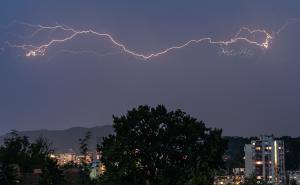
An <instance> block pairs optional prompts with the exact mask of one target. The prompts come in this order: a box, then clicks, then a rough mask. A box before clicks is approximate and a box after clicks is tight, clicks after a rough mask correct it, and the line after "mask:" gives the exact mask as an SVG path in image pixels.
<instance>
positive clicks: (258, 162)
mask: <svg viewBox="0 0 300 185" xmlns="http://www.w3.org/2000/svg"><path fill="white" fill-rule="evenodd" d="M262 163H263V162H262V161H255V164H259V165H261V164H262Z"/></svg>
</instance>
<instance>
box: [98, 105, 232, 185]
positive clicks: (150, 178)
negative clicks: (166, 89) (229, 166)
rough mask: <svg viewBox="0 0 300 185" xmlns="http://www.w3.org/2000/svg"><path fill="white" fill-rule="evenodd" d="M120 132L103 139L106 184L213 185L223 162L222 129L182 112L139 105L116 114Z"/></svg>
mask: <svg viewBox="0 0 300 185" xmlns="http://www.w3.org/2000/svg"><path fill="white" fill-rule="evenodd" d="M113 119H114V124H113V126H114V129H115V134H114V135H110V136H108V137H106V138H104V140H103V144H102V146H101V148H100V149H101V151H102V158H101V161H102V163H103V164H104V165H105V167H106V171H105V173H104V174H103V175H102V176H101V182H102V183H103V184H107V185H109V184H111V185H112V184H113V185H116V184H123V185H144V184H145V185H150V184H155V185H204V184H205V185H207V184H212V183H213V176H214V172H215V170H217V169H219V168H220V166H221V165H222V162H223V160H222V155H223V154H224V152H225V149H226V141H225V140H224V139H222V137H221V135H222V130H221V129H212V128H207V127H206V126H205V124H204V122H203V121H198V120H197V119H195V118H193V117H191V116H190V115H187V114H186V113H185V112H183V111H181V110H176V111H168V110H167V109H166V108H165V107H164V106H162V105H159V106H157V107H155V108H151V107H149V106H139V107H138V108H134V109H132V110H131V111H128V112H127V114H126V115H124V116H121V117H115V116H114V117H113Z"/></svg>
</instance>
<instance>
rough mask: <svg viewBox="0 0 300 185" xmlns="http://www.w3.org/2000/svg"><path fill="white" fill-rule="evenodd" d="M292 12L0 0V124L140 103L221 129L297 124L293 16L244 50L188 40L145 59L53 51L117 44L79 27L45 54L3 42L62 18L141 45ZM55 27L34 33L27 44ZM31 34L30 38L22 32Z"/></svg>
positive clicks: (234, 5) (256, 24)
mask: <svg viewBox="0 0 300 185" xmlns="http://www.w3.org/2000/svg"><path fill="white" fill-rule="evenodd" d="M290 18H296V19H300V2H299V1H292V0H287V1H280V0H267V1H263V2H262V1H240V0H235V1H233V0H228V1H222V2H221V1H219V0H215V1H212V0H207V1H196V0H194V1H193V0H185V1H179V0H178V1H177V0H165V1H161V0H151V1H149V0H148V1H146V0H145V1H143V0H131V1H127V2H125V1H124V0H118V1H117V0H108V1H103V0H91V1H83V0H51V1H50V0H49V1H40V0H26V1H19V0H2V1H1V4H0V26H1V27H0V48H4V51H3V52H2V49H0V134H3V133H5V132H7V131H9V130H10V129H18V130H31V129H41V128H46V129H64V128H69V127H72V126H86V127H91V126H95V125H105V124H111V123H112V115H113V114H115V115H120V114H123V113H125V112H126V111H127V110H128V109H131V108H133V107H135V106H137V105H140V104H149V105H152V106H155V105H157V104H165V105H166V106H167V107H168V108H169V109H177V108H180V109H183V110H184V111H186V112H187V113H189V114H191V115H192V116H194V117H196V118H198V119H201V120H204V121H205V122H206V123H207V125H208V126H209V127H219V128H223V129H224V134H225V135H240V136H249V135H259V134H265V133H266V134H270V133H273V134H275V135H292V136H299V132H298V131H299V129H300V124H299V120H300V107H299V105H300V81H299V79H300V73H299V69H300V60H299V57H300V52H299V46H298V43H300V37H299V33H300V23H295V24H291V25H289V26H288V27H287V28H286V29H285V30H284V31H283V32H282V33H281V34H280V35H278V36H277V37H276V38H274V39H273V40H272V44H271V47H270V48H269V49H268V50H265V51H260V50H259V51H257V48H256V47H253V46H249V45H245V44H242V45H238V46H237V47H238V48H239V49H240V50H243V51H244V50H247V51H249V52H250V53H251V55H238V56H224V55H221V54H219V51H220V50H219V48H218V47H216V46H212V45H208V44H205V43H202V44H194V45H191V46H189V47H187V48H184V49H182V50H177V51H175V52H171V53H168V54H167V55H164V56H160V57H158V58H155V59H152V60H149V61H143V60H140V59H138V58H135V57H132V56H130V55H126V54H113V55H107V56H102V57H99V56H96V55H93V54H90V53H85V54H81V55H70V54H58V55H56V54H55V53H57V51H58V50H60V49H87V50H91V49H93V50H96V51H97V52H98V54H100V55H101V54H102V53H107V52H110V53H118V51H119V50H117V49H116V48H114V47H112V45H111V44H110V43H109V42H108V41H107V40H106V41H105V40H103V39H97V38H96V37H94V36H84V37H79V38H77V39H75V40H72V42H68V43H66V44H63V45H58V46H57V47H52V48H49V55H47V56H44V57H37V58H26V57H24V53H23V52H22V51H21V50H19V49H16V48H10V47H8V45H7V42H10V43H13V44H20V43H24V42H25V41H29V40H26V39H24V38H21V37H19V36H22V35H23V36H24V34H26V33H27V34H28V30H27V28H26V27H24V26H23V27H22V26H20V25H13V26H8V27H7V25H9V24H10V23H11V22H12V21H14V20H19V21H24V22H28V23H32V24H43V25H56V24H57V23H61V24H66V25H70V26H72V27H74V28H76V29H88V28H92V29H95V30H97V31H99V32H108V33H110V34H112V35H113V36H114V38H116V39H117V40H118V41H120V42H121V43H124V44H126V45H127V46H128V47H129V48H131V49H134V50H135V51H138V52H141V53H151V52H156V51H159V50H161V49H164V48H167V47H169V46H172V45H176V44H178V43H183V42H185V41H187V40H189V39H194V38H195V39H199V38H202V37H206V36H210V37H213V38H214V39H216V40H221V39H228V38H230V37H232V36H233V35H234V34H235V33H236V32H237V30H238V29H239V28H240V27H241V26H248V27H250V28H263V29H266V30H268V32H273V33H274V32H276V31H277V30H278V29H279V28H280V27H281V26H282V25H283V24H284V23H285V22H286V20H288V19H290ZM56 36H60V37H61V36H62V33H56V32H55V33H47V37H46V36H44V35H39V36H38V38H35V39H33V42H36V43H32V44H38V43H41V42H42V41H45V40H46V41H48V40H49V39H51V37H56ZM30 41H31V40H30Z"/></svg>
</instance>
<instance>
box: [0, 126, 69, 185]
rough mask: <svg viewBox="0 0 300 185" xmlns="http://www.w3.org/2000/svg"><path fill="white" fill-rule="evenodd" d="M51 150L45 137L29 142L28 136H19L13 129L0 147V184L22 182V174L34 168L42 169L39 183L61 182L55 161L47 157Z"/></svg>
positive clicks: (61, 177)
mask: <svg viewBox="0 0 300 185" xmlns="http://www.w3.org/2000/svg"><path fill="white" fill-rule="evenodd" d="M51 152H52V150H51V149H50V145H49V144H48V142H47V141H46V140H45V139H43V138H39V139H37V140H36V141H35V142H30V141H29V139H28V137H25V136H19V135H18V134H17V132H16V131H13V132H12V133H11V135H10V137H8V138H5V140H4V145H3V146H1V147H0V184H6V185H15V184H24V182H23V175H24V174H26V173H33V170H34V169H40V170H41V171H42V175H41V176H40V181H41V183H40V184H43V185H48V184H49V185H50V184H56V185H61V184H63V183H64V180H63V176H62V172H61V171H60V170H59V169H58V166H57V164H56V161H54V160H52V159H50V157H49V154H50V153H51Z"/></svg>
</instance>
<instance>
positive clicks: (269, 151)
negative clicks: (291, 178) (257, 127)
mask: <svg viewBox="0 0 300 185" xmlns="http://www.w3.org/2000/svg"><path fill="white" fill-rule="evenodd" d="M244 150H245V175H246V177H252V176H255V178H256V179H257V180H259V181H265V182H267V183H270V184H275V185H285V182H286V179H285V177H286V176H285V163H284V161H285V160H284V142H283V141H281V140H274V138H273V136H261V137H260V138H259V139H258V140H253V141H251V144H247V145H245V148H244Z"/></svg>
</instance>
